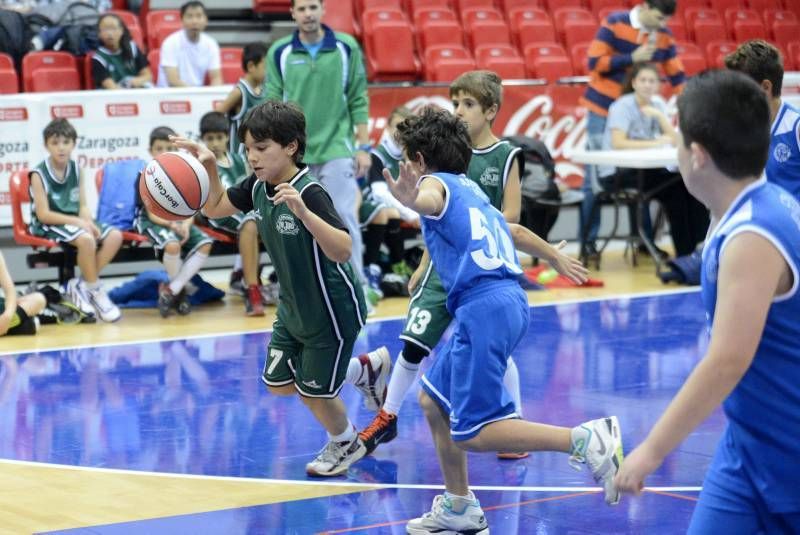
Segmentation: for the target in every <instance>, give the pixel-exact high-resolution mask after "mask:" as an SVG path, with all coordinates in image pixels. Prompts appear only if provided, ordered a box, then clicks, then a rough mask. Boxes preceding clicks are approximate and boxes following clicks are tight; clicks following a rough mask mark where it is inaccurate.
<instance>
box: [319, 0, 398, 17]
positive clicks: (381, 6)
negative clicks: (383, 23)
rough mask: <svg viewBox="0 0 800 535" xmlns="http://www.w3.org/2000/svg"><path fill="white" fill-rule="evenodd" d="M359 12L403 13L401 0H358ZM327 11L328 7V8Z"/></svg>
mask: <svg viewBox="0 0 800 535" xmlns="http://www.w3.org/2000/svg"><path fill="white" fill-rule="evenodd" d="M357 6H358V12H359V13H362V14H363V13H364V12H365V11H369V10H371V9H372V10H379V11H380V10H385V11H403V5H402V4H401V2H400V0H357ZM326 9H327V6H326Z"/></svg>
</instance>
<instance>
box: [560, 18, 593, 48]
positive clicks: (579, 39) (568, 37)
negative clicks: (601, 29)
mask: <svg viewBox="0 0 800 535" xmlns="http://www.w3.org/2000/svg"><path fill="white" fill-rule="evenodd" d="M597 29H598V24H597V23H596V22H590V21H586V20H568V21H566V22H565V23H564V46H566V48H567V50H572V47H573V46H575V45H577V44H578V43H585V42H589V41H591V40H592V39H594V36H595V35H596V34H597Z"/></svg>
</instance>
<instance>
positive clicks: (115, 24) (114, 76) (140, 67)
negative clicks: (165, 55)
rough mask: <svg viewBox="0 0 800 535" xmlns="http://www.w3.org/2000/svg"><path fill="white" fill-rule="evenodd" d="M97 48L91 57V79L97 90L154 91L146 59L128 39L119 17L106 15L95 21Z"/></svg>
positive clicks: (128, 33) (129, 36) (111, 14)
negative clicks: (140, 89) (142, 88)
mask: <svg viewBox="0 0 800 535" xmlns="http://www.w3.org/2000/svg"><path fill="white" fill-rule="evenodd" d="M97 35H98V37H99V38H100V43H102V46H100V47H99V48H98V49H97V51H96V52H95V53H94V56H93V57H92V79H93V80H94V85H95V87H97V88H98V89H100V88H102V89H130V88H134V87H153V75H152V73H151V72H150V65H149V64H148V63H147V57H146V56H145V55H144V54H143V53H142V51H141V50H139V47H137V46H136V43H134V42H133V39H131V34H130V32H129V31H128V28H127V27H126V26H125V23H124V22H122V19H121V18H119V16H118V15H115V14H113V13H107V14H105V15H103V16H101V17H100V18H99V19H98V20H97Z"/></svg>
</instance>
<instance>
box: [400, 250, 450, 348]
mask: <svg viewBox="0 0 800 535" xmlns="http://www.w3.org/2000/svg"><path fill="white" fill-rule="evenodd" d="M452 319H453V318H452V317H451V316H450V312H448V311H447V292H446V291H445V289H444V286H442V281H441V279H439V275H438V274H437V273H436V270H435V269H433V263H429V264H428V269H427V271H426V272H425V275H423V277H422V280H421V281H420V283H419V287H418V288H417V289H416V291H415V292H414V295H412V296H411V300H409V302H408V314H407V315H406V326H405V328H404V329H403V332H402V333H400V339H401V340H405V341H407V342H411V343H414V344H416V345H418V346H419V347H421V348H423V349H426V350H427V351H428V352H430V351H432V350H433V348H434V347H435V346H436V344H438V343H439V340H441V339H442V335H443V334H444V331H446V330H447V326H448V325H450V321H451V320H452Z"/></svg>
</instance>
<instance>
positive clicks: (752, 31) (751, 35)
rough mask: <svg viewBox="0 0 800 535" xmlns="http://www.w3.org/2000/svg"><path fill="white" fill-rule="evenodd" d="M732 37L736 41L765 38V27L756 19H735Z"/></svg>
mask: <svg viewBox="0 0 800 535" xmlns="http://www.w3.org/2000/svg"><path fill="white" fill-rule="evenodd" d="M733 38H734V39H735V40H736V41H738V42H740V43H741V42H743V41H749V40H750V39H766V38H767V29H766V28H765V27H764V25H763V24H762V23H761V21H757V20H735V21H734V22H733Z"/></svg>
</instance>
